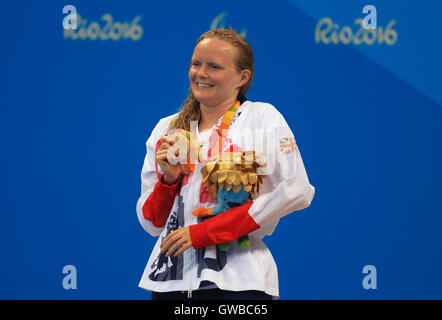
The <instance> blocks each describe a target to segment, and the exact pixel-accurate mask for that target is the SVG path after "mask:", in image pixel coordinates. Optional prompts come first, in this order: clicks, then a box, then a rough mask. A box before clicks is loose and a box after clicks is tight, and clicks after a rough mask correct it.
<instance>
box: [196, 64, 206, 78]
mask: <svg viewBox="0 0 442 320" xmlns="http://www.w3.org/2000/svg"><path fill="white" fill-rule="evenodd" d="M206 68H207V67H206V66H205V65H202V66H201V67H200V68H199V70H198V76H200V77H201V78H207V69H206Z"/></svg>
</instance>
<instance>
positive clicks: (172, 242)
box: [160, 227, 192, 257]
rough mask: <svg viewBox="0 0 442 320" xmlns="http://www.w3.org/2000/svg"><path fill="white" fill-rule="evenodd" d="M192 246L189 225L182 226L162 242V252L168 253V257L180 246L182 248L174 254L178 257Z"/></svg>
mask: <svg viewBox="0 0 442 320" xmlns="http://www.w3.org/2000/svg"><path fill="white" fill-rule="evenodd" d="M191 247H192V239H191V238H190V230H189V227H184V228H180V229H178V230H175V231H173V232H171V233H170V234H169V235H168V236H167V237H166V239H164V241H163V242H162V243H161V245H160V248H161V253H164V252H166V251H167V253H166V257H168V256H170V255H172V254H173V253H174V252H175V251H176V250H177V249H178V248H180V249H179V250H178V251H177V252H176V253H175V254H174V255H173V256H174V257H176V256H178V255H180V254H182V253H183V252H184V251H186V250H187V249H189V248H191Z"/></svg>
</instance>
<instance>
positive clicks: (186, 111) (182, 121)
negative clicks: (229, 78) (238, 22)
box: [169, 28, 255, 131]
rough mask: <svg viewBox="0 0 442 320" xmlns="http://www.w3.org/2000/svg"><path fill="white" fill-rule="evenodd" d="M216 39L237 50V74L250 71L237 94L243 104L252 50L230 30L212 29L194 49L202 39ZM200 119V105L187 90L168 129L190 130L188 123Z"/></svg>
mask: <svg viewBox="0 0 442 320" xmlns="http://www.w3.org/2000/svg"><path fill="white" fill-rule="evenodd" d="M207 38H216V39H219V40H223V41H226V42H228V43H230V44H231V45H233V46H234V47H235V48H237V50H236V52H237V54H235V58H234V65H235V67H236V69H237V71H238V72H240V71H242V70H245V69H248V70H249V71H250V79H249V81H247V83H246V84H244V85H243V86H242V87H241V88H240V89H239V92H238V96H237V99H238V100H240V101H241V102H243V101H244V100H245V95H246V93H247V91H248V90H249V87H250V84H251V83H252V80H253V74H254V68H255V66H254V56H253V51H252V48H251V47H250V44H249V42H248V41H247V40H246V39H245V38H244V37H243V36H241V35H239V34H238V33H237V32H236V31H235V30H233V29H232V28H230V29H225V28H220V29H214V30H210V31H207V32H206V33H204V34H202V35H201V36H200V37H199V39H198V41H197V42H196V44H195V47H196V46H197V45H198V44H199V43H200V42H201V41H202V40H204V39H207ZM200 117H201V111H200V103H199V102H198V100H196V98H195V96H194V95H193V93H192V91H191V89H190V88H189V94H188V96H187V98H186V100H185V101H184V103H183V105H182V107H181V109H180V112H179V113H178V116H177V117H176V118H175V119H174V120H173V121H172V122H171V123H170V126H169V129H184V130H188V131H189V130H190V121H199V119H200Z"/></svg>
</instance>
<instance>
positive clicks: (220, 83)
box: [189, 38, 250, 107]
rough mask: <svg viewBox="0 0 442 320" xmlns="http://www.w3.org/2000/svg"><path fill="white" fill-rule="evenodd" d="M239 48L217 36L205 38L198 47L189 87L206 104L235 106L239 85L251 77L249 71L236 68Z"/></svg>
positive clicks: (190, 71) (197, 98) (194, 54)
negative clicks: (235, 56) (235, 59)
mask: <svg viewBox="0 0 442 320" xmlns="http://www.w3.org/2000/svg"><path fill="white" fill-rule="evenodd" d="M236 50H237V49H236V48H235V47H234V46H233V45H231V44H230V43H228V42H226V41H223V40H219V39H216V38H206V39H204V40H202V41H201V42H200V43H198V45H197V46H196V47H195V50H194V51H193V55H192V61H191V63H190V69H189V80H190V88H191V90H192V92H193V95H194V96H195V98H196V100H198V101H199V102H200V103H201V104H202V105H204V106H205V107H217V106H220V105H222V104H225V103H228V102H231V103H232V105H233V103H234V102H235V100H236V97H237V95H238V91H239V88H240V87H241V86H242V85H244V84H245V83H247V81H248V80H249V78H250V71H249V70H242V71H240V72H238V71H237V70H236V68H235V64H234V55H235V53H236ZM232 101H233V102H232Z"/></svg>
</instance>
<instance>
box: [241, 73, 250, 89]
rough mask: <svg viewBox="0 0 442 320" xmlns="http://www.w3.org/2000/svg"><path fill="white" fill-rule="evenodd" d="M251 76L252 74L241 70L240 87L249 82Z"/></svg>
mask: <svg viewBox="0 0 442 320" xmlns="http://www.w3.org/2000/svg"><path fill="white" fill-rule="evenodd" d="M251 75H252V73H251V72H250V70H249V69H244V70H241V78H240V87H242V86H243V85H245V84H246V83H247V82H248V81H249V79H250V77H251Z"/></svg>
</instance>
